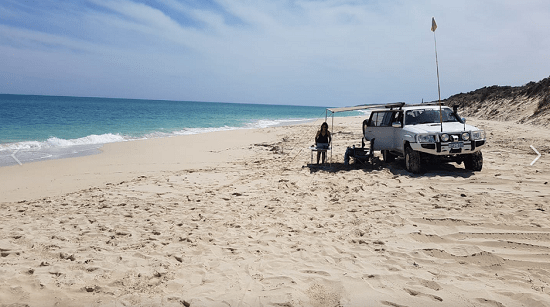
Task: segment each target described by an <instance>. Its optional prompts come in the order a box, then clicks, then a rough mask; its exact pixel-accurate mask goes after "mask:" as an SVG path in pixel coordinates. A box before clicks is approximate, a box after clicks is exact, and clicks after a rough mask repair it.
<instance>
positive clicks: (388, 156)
mask: <svg viewBox="0 0 550 307" xmlns="http://www.w3.org/2000/svg"><path fill="white" fill-rule="evenodd" d="M382 159H384V162H386V163H391V162H393V161H394V160H395V155H393V154H392V153H390V151H389V150H382Z"/></svg>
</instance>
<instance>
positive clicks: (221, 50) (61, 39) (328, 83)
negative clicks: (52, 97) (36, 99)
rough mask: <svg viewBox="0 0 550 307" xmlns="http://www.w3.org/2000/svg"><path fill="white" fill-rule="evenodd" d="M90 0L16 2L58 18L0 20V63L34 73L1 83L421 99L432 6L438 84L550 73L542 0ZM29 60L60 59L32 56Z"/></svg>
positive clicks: (469, 85)
mask: <svg viewBox="0 0 550 307" xmlns="http://www.w3.org/2000/svg"><path fill="white" fill-rule="evenodd" d="M93 3H94V5H95V7H81V8H78V7H72V8H71V9H70V10H67V11H64V12H57V11H52V12H42V13H40V14H34V13H32V12H30V11H29V12H25V14H26V15H27V16H26V17H25V18H26V20H30V21H31V22H33V21H35V22H36V23H42V24H53V23H54V22H53V21H51V20H47V19H42V18H43V17H41V16H54V19H55V20H56V22H55V24H56V25H55V27H54V30H51V31H49V29H29V28H25V27H21V22H16V21H15V22H13V23H11V24H10V23H4V25H2V23H1V22H0V46H3V48H2V49H0V52H2V53H5V54H1V55H2V56H3V57H4V58H6V59H7V62H8V63H10V65H7V66H5V67H3V68H0V70H2V71H3V72H4V73H5V74H4V76H7V75H11V76H13V75H14V74H18V75H19V76H22V77H21V78H19V79H18V80H24V79H25V78H28V80H33V81H32V82H31V83H28V84H27V85H26V84H25V82H24V81H20V84H17V86H15V85H13V82H12V85H10V86H8V85H6V84H8V82H5V81H7V80H2V79H0V82H2V84H0V92H4V93H9V92H14V91H17V92H18V93H25V88H26V86H27V87H28V88H30V87H34V88H43V87H44V86H42V85H40V82H44V83H43V84H46V83H47V84H51V82H50V83H48V82H45V81H44V78H38V77H37V76H41V75H42V76H48V77H47V78H51V79H63V78H64V77H63V74H71V75H73V76H78V78H73V79H75V80H71V82H69V83H68V84H70V85H67V86H65V87H63V86H62V85H57V86H55V89H52V91H56V92H55V93H50V92H49V93H48V94H60V95H63V94H64V93H68V92H70V94H71V95H79V94H78V93H79V92H82V93H83V94H81V95H95V96H115V97H129V98H151V99H155V98H158V99H176V100H206V101H233V102H257V103H292V104H322V105H351V104H359V103H366V102H385V101H403V100H404V101H410V102H418V101H420V100H421V99H422V98H424V99H425V100H431V99H435V98H437V80H436V75H435V57H434V42H433V34H432V32H430V30H429V29H430V22H431V17H432V16H435V18H436V20H437V22H438V26H439V27H438V29H437V31H436V36H437V48H438V55H439V63H440V72H441V84H442V96H443V97H447V96H449V95H452V94H455V93H457V92H460V91H469V90H474V89H476V88H477V87H481V86H485V85H492V84H503V85H504V84H508V85H521V84H523V83H526V82H528V81H530V80H538V79H542V78H544V77H546V76H547V75H548V71H547V65H545V64H544V63H548V56H547V54H550V50H549V49H550V43H549V39H548V38H547V35H546V33H545V31H546V30H545V29H547V28H548V27H549V26H550V24H549V23H550V22H549V21H548V18H546V17H547V15H548V13H549V12H550V5H549V4H547V3H546V2H545V1H526V2H516V1H497V2H495V1H473V0H469V1H463V2H455V1H453V2H447V1H433V2H431V1H421V2H417V1H415V2H400V1H394V2H388V1H339V0H330V1H307V0H302V1H282V0H281V1H278V0H274V1H251V0H250V1H246V0H242V1H235V0H218V1H217V2H216V3H215V5H214V6H215V8H211V7H205V6H204V5H203V6H201V5H200V3H198V2H197V3H195V4H193V5H190V4H185V3H184V2H180V1H177V0H159V1H158V2H156V3H154V4H155V5H154V7H153V5H152V4H151V5H146V4H143V3H138V2H136V1H130V0H115V1H106V0H94V2H93ZM98 7H99V8H103V9H98ZM8 11H11V10H10V9H9V8H8V7H7V6H6V7H4V6H2V5H0V12H8ZM5 15H6V16H11V17H10V18H6V20H12V21H13V19H14V17H13V15H9V14H7V13H6V14H5ZM60 25H63V26H64V27H66V29H67V31H60V30H59V28H60V27H62V26H60ZM17 50H19V51H17ZM16 51H17V52H19V55H18V56H14V55H13V54H8V53H10V52H12V53H14V52H16ZM25 57H28V58H25ZM37 59H40V60H46V59H49V61H48V62H51V63H58V65H59V66H58V67H63V69H64V70H59V69H55V65H44V66H43V68H42V69H43V70H42V71H41V68H40V67H34V68H29V67H28V64H27V63H34V62H36V61H38V60H37ZM63 65H65V66H63ZM0 78H2V77H0ZM40 80H42V81H40ZM78 80H81V82H79V81H78ZM16 83H17V82H16ZM90 84H95V86H93V88H92V87H91V86H90ZM50 88H51V86H50ZM28 91H30V90H27V92H28Z"/></svg>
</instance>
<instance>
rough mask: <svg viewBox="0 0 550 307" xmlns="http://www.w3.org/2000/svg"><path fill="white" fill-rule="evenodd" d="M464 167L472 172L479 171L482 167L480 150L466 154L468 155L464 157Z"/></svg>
mask: <svg viewBox="0 0 550 307" xmlns="http://www.w3.org/2000/svg"><path fill="white" fill-rule="evenodd" d="M464 168H466V169H467V170H470V171H474V172H479V171H481V169H482V168H483V155H482V154H481V151H477V152H474V153H473V154H471V155H468V157H467V158H466V159H464Z"/></svg>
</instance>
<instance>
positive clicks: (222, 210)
mask: <svg viewBox="0 0 550 307" xmlns="http://www.w3.org/2000/svg"><path fill="white" fill-rule="evenodd" d="M361 121H362V119H359V118H345V119H335V130H334V132H335V133H334V150H333V155H332V162H333V163H332V165H331V166H330V167H328V166H325V167H316V166H308V163H309V161H310V152H309V151H308V150H307V149H306V148H307V147H308V146H309V145H310V144H311V143H312V139H313V135H314V132H315V129H316V128H317V126H319V125H320V122H317V123H313V124H308V125H300V126H291V127H276V128H268V129H261V130H254V132H253V133H252V132H249V133H248V134H246V135H239V136H240V141H238V142H235V143H234V144H231V143H229V144H224V146H222V148H221V149H220V147H217V148H218V151H219V152H217V153H218V154H220V155H223V156H224V158H223V159H221V160H219V158H215V155H209V154H208V152H212V151H213V150H214V149H212V148H206V147H200V148H199V147H197V148H195V149H194V150H195V153H198V155H199V156H201V153H202V155H203V157H204V158H203V160H201V162H200V163H198V162H194V163H188V162H189V161H188V160H186V157H185V156H182V155H179V156H176V157H173V156H167V157H165V158H164V161H166V163H164V164H163V166H162V167H158V168H155V166H150V167H149V166H147V167H142V168H141V169H136V167H135V165H140V163H144V164H146V162H144V161H150V159H151V157H150V156H147V154H146V153H144V154H143V155H142V156H139V157H138V156H136V157H135V160H132V159H130V160H124V159H118V158H116V155H114V156H110V155H113V152H110V151H109V150H111V149H110V148H106V152H105V153H104V154H102V155H103V157H111V158H110V159H107V160H105V159H104V158H90V157H87V158H86V157H84V158H77V159H75V160H74V161H76V162H73V161H65V160H63V161H58V162H48V163H59V164H56V165H59V166H63V165H67V163H78V162H79V161H82V159H99V160H86V161H87V162H86V164H85V165H84V166H83V167H84V168H88V169H90V170H92V169H96V170H107V169H109V170H113V169H115V170H116V172H117V173H116V174H117V175H116V176H115V175H112V173H115V172H114V171H113V172H112V173H110V174H111V175H109V174H106V177H103V178H102V177H101V171H99V176H94V177H93V178H92V177H90V176H87V175H86V172H87V171H86V170H79V171H78V172H76V173H72V174H70V177H69V178H71V179H72V180H73V181H75V180H76V181H83V182H85V185H86V186H85V187H83V186H82V185H78V184H77V185H73V186H72V189H73V190H72V191H69V192H66V191H64V190H63V191H61V192H60V191H59V190H60V189H59V188H56V189H57V191H58V192H60V193H57V194H56V193H54V192H55V191H53V192H51V191H50V192H46V193H45V194H44V196H38V197H33V198H29V197H28V196H26V195H25V193H23V192H19V193H20V194H17V193H18V192H17V191H15V190H14V189H11V190H9V192H10V193H11V194H10V197H11V198H10V202H4V203H2V204H1V205H0V234H1V237H0V253H1V256H2V257H1V258H0V306H25V305H27V306H411V307H412V306H509V307H511V306H550V219H549V217H550V216H549V212H550V184H549V183H548V182H549V181H550V155H549V154H550V147H549V145H548V144H550V133H549V132H550V130H548V129H547V128H540V127H534V126H528V125H519V124H515V123H510V122H493V121H485V120H475V121H474V120H472V121H471V122H474V124H476V125H478V126H483V127H485V129H486V130H487V135H488V138H489V142H488V147H487V148H486V149H485V151H484V152H483V154H484V158H485V164H484V168H483V171H481V172H477V173H472V172H469V171H466V170H465V169H464V168H463V166H461V165H456V164H449V165H442V166H435V167H431V168H429V169H428V171H427V172H426V173H425V174H422V175H411V174H409V173H408V172H406V171H405V170H404V166H403V161H402V160H400V159H398V160H396V161H395V162H393V163H391V164H385V163H383V162H381V161H380V160H379V159H375V161H374V163H373V165H353V166H350V167H345V166H344V165H343V156H344V155H343V153H344V151H345V147H346V146H350V145H352V144H354V143H355V144H359V143H360V138H361V134H360V133H361V130H360V129H361V126H360V122H361ZM232 133H241V132H225V133H223V134H220V133H211V134H204V135H202V136H201V137H200V138H201V139H202V140H204V142H203V143H212V142H213V143H216V142H218V139H220V138H221V139H227V138H228V137H231V138H233V136H234V135H232ZM235 138H236V136H235ZM169 142H170V144H171V145H170V146H175V147H176V148H179V147H177V146H189V139H188V138H186V137H181V138H174V139H173V140H170V141H169ZM146 144H148V143H147V142H143V144H142V145H139V146H146ZM529 145H533V146H535V147H536V148H537V149H538V150H539V151H540V152H541V153H543V157H542V158H541V159H540V160H539V161H538V162H537V163H536V164H535V165H533V166H529V164H530V163H531V161H532V160H533V159H534V158H535V154H534V152H532V150H531V149H530V147H529ZM139 146H138V145H137V144H132V145H131V146H130V147H127V144H123V145H121V146H118V147H117V146H115V147H116V152H117V154H120V155H121V156H124V155H128V154H131V153H128V152H126V151H125V150H126V149H125V148H132V150H140V148H139ZM147 148H149V147H147ZM201 148H202V149H201ZM201 150H203V151H204V152H202V151H201ZM143 152H146V150H145V149H144V150H143ZM175 152H178V150H175ZM102 155H99V156H102ZM79 159H80V160H79ZM141 159H143V160H141ZM216 159H218V160H216ZM89 161H94V162H93V163H96V164H93V163H91V162H89ZM109 161H110V162H109ZM127 161H131V163H130V162H127ZM208 161H211V163H209V162H208ZM101 163H107V164H108V166H109V167H104V166H103V165H101ZM42 167H44V166H43V165H42V164H40V163H38V164H36V165H27V166H25V170H26V171H27V172H30V173H32V172H33V171H35V170H36V171H38V172H40V169H41V168H42ZM27 169H28V170H27ZM14 170H16V168H10V169H0V176H1V177H2V178H3V180H6V179H5V176H4V175H5V174H8V173H9V174H10V176H18V175H17V172H16V171H14ZM103 172H105V171H103ZM21 176H23V175H21ZM105 178H107V181H108V182H105V180H106V179H105ZM15 179H17V178H15ZM58 180H63V179H60V178H58ZM109 180H110V181H109ZM32 184H35V186H32ZM43 184H44V182H42V181H38V182H34V183H33V182H30V186H27V188H28V189H35V190H36V191H38V192H37V193H35V194H33V195H39V194H40V191H41V189H42V190H48V189H47V188H45V187H44V186H42V185H43ZM52 189H53V190H55V189H54V188H52ZM0 191H1V190H0Z"/></svg>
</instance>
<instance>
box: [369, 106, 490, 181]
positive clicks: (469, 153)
mask: <svg viewBox="0 0 550 307" xmlns="http://www.w3.org/2000/svg"><path fill="white" fill-rule="evenodd" d="M439 110H440V107H439V106H438V105H433V104H421V105H406V104H404V103H399V104H389V105H386V106H385V108H379V109H373V110H372V113H371V115H370V118H369V119H368V120H365V121H364V122H363V135H364V137H365V139H366V140H372V139H373V138H374V139H375V141H374V150H380V151H381V152H382V156H383V159H384V161H385V162H392V161H393V160H394V159H395V157H397V156H403V157H405V167H406V168H407V170H408V171H409V172H412V173H420V172H422V166H423V164H425V163H441V162H456V163H458V164H461V163H462V162H464V167H465V168H466V169H468V170H471V171H481V168H482V167H483V156H482V154H481V148H482V147H483V146H484V145H485V132H484V131H483V130H481V129H478V128H476V127H474V126H471V125H467V124H466V120H465V119H464V118H460V117H459V116H458V114H457V113H456V109H455V110H454V111H453V110H452V109H450V108H449V107H446V106H442V107H441V117H440V112H439Z"/></svg>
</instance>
